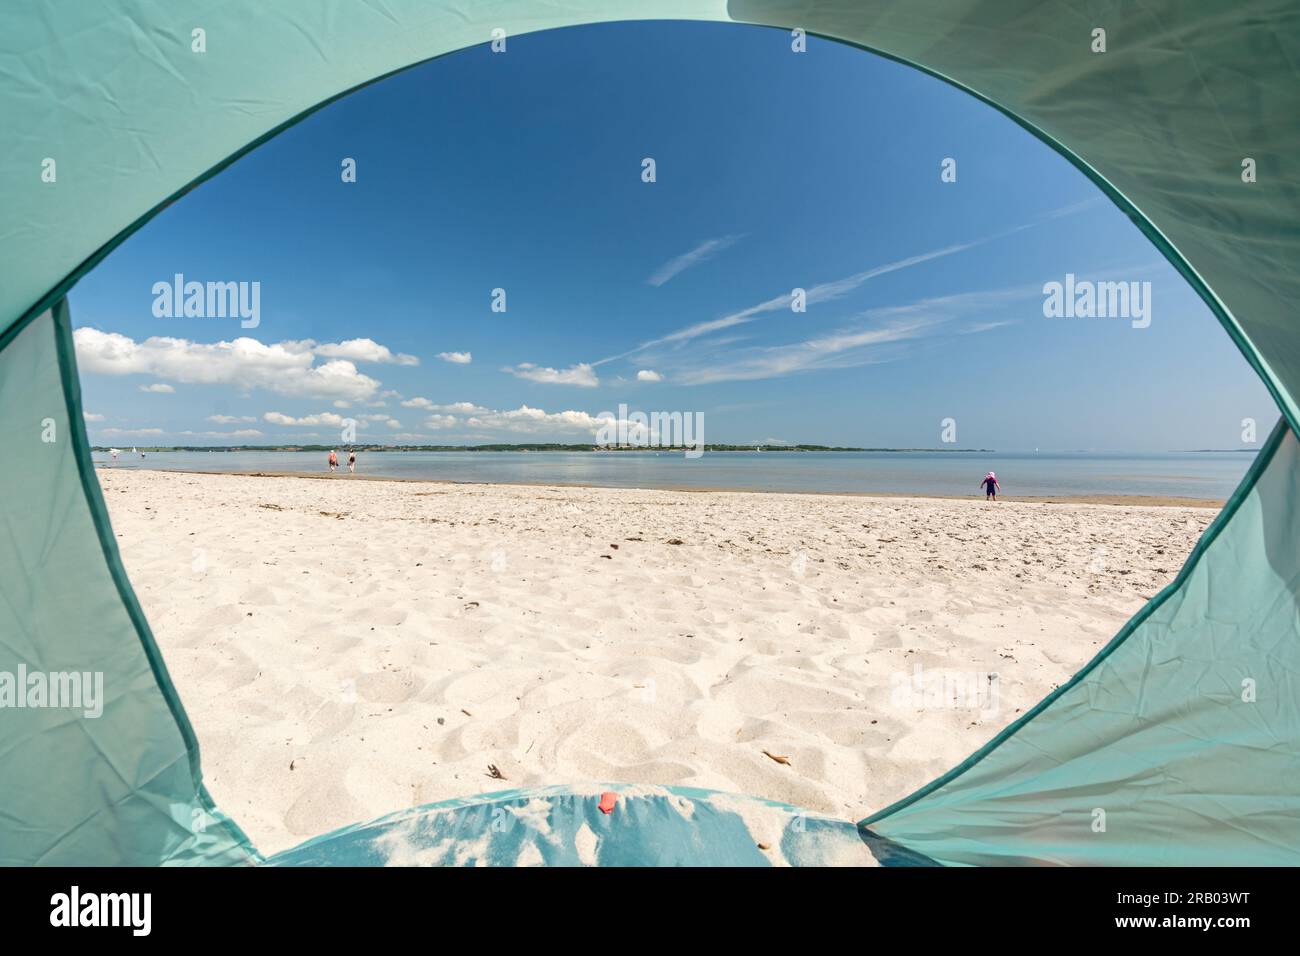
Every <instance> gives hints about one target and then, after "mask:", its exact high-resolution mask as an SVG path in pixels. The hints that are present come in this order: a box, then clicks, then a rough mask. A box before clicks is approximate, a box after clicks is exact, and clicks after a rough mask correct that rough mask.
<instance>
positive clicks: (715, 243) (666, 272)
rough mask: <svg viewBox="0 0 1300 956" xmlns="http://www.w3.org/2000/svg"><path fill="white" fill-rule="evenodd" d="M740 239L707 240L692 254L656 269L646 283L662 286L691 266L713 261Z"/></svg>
mask: <svg viewBox="0 0 1300 956" xmlns="http://www.w3.org/2000/svg"><path fill="white" fill-rule="evenodd" d="M740 238H741V237H740V236H722V237H721V238H718V239H706V240H704V241H703V242H701V243H700V244H699V245H698V246H696V247H695V248H694V249H692V250H691V251H690V252H684V253H682V254H681V255H680V256H677V257H675V258H672V259H669V260H668V261H667V262H665V263H664V264H663V265H661V266H660V267H659V268H658V269H656V270H655V271H654V274H653V275H651V276H650V278H648V279H646V282H648V283H650V284H651V285H653V286H661V285H663V284H664V283H665V282H667V281H668V280H669V279H671V278H673V277H674V276H676V275H678V274H679V273H681V272H684V271H686V270H687V269H689V268H690V267H691V266H696V265H699V264H700V263H701V262H706V261H708V260H709V259H712V258H713V257H714V256H716V255H717V254H718V253H719V252H722V251H723V250H725V249H728V248H730V247H731V246H733V245H735V244H736V242H737V240H739V239H740Z"/></svg>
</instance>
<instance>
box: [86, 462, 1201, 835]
mask: <svg viewBox="0 0 1300 956" xmlns="http://www.w3.org/2000/svg"><path fill="white" fill-rule="evenodd" d="M98 474H99V478H100V482H101V484H102V487H103V489H104V495H105V498H106V500H107V502H108V506H109V510H110V513H111V515H112V520H113V526H114V530H115V532H116V534H117V540H118V543H119V546H120V547H121V550H122V555H123V558H124V560H125V563H126V567H127V570H128V572H129V573H130V576H131V580H132V582H133V584H134V585H135V588H136V592H137V594H138V595H139V597H140V601H141V602H142V604H143V606H144V609H145V611H146V613H147V614H148V617H149V620H150V622H151V624H152V626H153V629H154V633H155V634H156V636H157V639H158V642H159V644H160V645H161V647H162V649H163V652H164V654H165V656H166V661H167V665H168V667H169V669H170V671H171V674H172V677H173V679H174V680H175V683H176V685H177V687H178V688H179V691H180V694H181V698H182V700H183V702H184V704H185V707H186V709H187V711H188V713H189V716H190V719H191V721H192V722H193V724H194V727H195V730H196V731H197V733H198V737H199V741H200V745H201V747H202V753H203V765H204V770H205V777H206V780H207V783H208V786H209V788H210V789H211V791H212V793H213V794H214V796H215V798H216V800H217V801H218V803H219V804H220V805H221V806H222V808H223V809H225V810H226V811H228V812H230V813H231V814H232V815H234V816H235V818H236V819H237V820H238V821H239V822H240V823H241V824H242V825H243V826H244V828H245V829H246V830H247V831H248V833H249V835H250V836H251V837H252V839H253V841H254V842H255V843H256V844H257V846H258V847H259V849H261V850H262V851H264V852H268V853H269V852H275V851H277V850H281V849H284V848H287V847H289V846H292V845H294V844H296V843H298V842H300V841H302V840H304V839H306V838H308V837H311V836H315V835H317V834H320V833H323V832H325V831H328V830H330V829H332V828H334V827H338V826H342V825H345V824H349V823H354V822H359V821H363V820H367V819H370V818H373V817H376V816H379V815H381V814H383V813H387V812H389V811H393V810H399V809H404V808H407V807H411V806H413V805H416V804H421V803H427V802H431V801H435V800H441V799H445V798H448V797H455V796H464V795H469V794H475V793H481V792H486V791H492V790H502V789H507V788H511V787H516V786H520V787H522V786H534V785H544V784H562V783H587V782H599V781H621V782H629V783H654V784H685V785H694V786H701V787H711V788H716V789H721V790H728V791H735V792H739V793H744V794H752V795H756V796H763V797H768V798H771V799H775V800H781V801H785V802H788V803H792V804H796V805H799V806H803V807H807V808H809V809H812V810H816V811H821V812H825V813H830V814H834V815H836V816H839V817H843V818H846V819H859V818H861V817H862V816H865V815H866V814H867V813H869V812H871V811H873V810H875V809H878V808H880V807H882V806H884V805H885V804H887V803H889V802H891V801H893V800H895V799H896V798H898V797H901V796H904V795H905V794H907V793H908V792H910V791H911V790H913V789H915V788H916V787H918V786H920V785H922V784H924V783H926V782H927V781H928V780H929V779H931V778H932V777H934V776H935V775H936V774H938V773H941V772H942V771H944V770H946V769H947V768H949V767H951V766H952V765H953V764H955V763H957V762H958V761H960V760H961V759H962V758H963V757H965V756H966V755H967V754H968V753H970V752H971V751H972V750H974V749H975V748H977V747H978V746H980V745H981V744H982V743H984V742H985V741H986V740H988V738H990V737H991V736H993V734H995V733H996V732H997V730H998V729H999V728H1001V727H1002V726H1004V725H1005V724H1007V723H1009V722H1010V721H1012V720H1014V719H1015V718H1016V717H1017V716H1018V715H1019V714H1021V713H1023V712H1024V710H1025V709H1027V708H1029V707H1031V706H1033V704H1034V703H1036V702H1037V701H1038V700H1039V699H1040V698H1042V697H1043V695H1045V694H1046V693H1048V692H1049V691H1050V690H1051V689H1052V688H1053V687H1055V686H1057V685H1058V684H1060V683H1061V682H1063V681H1064V680H1066V679H1067V678H1068V677H1069V676H1070V675H1071V674H1072V673H1073V672H1074V671H1075V670H1076V669H1077V668H1078V667H1079V666H1080V665H1082V664H1083V663H1084V662H1086V661H1087V660H1088V659H1089V658H1090V657H1092V655H1093V654H1095V653H1096V651H1097V650H1098V649H1099V648H1100V647H1101V646H1102V645H1103V644H1104V643H1105V642H1106V641H1107V640H1109V639H1110V637H1111V636H1113V634H1114V633H1115V632H1116V631H1117V630H1118V629H1119V628H1120V627H1121V626H1122V625H1123V623H1124V622H1125V620H1126V619H1127V618H1128V617H1129V616H1131V615H1132V614H1133V613H1134V612H1135V611H1137V610H1138V608H1140V607H1141V605H1142V603H1143V602H1144V600H1145V599H1146V598H1148V597H1150V596H1151V595H1153V594H1155V593H1156V591H1157V590H1158V589H1159V588H1160V587H1161V586H1163V585H1164V584H1166V583H1168V582H1169V581H1170V580H1172V579H1173V577H1174V575H1175V574H1176V573H1177V571H1178V569H1179V568H1180V567H1181V565H1182V563H1183V561H1184V559H1185V558H1186V556H1187V554H1188V552H1189V551H1190V550H1191V548H1192V546H1193V544H1194V543H1195V540H1196V538H1197V537H1198V536H1199V535H1200V533H1201V532H1202V531H1203V530H1204V528H1205V527H1206V526H1207V525H1208V524H1209V522H1210V521H1211V520H1212V519H1213V517H1214V515H1215V512H1214V510H1212V509H1208V508H1192V507H1154V506H1149V505H1141V506H1127V505H1124V506H1121V505H1098V504H1046V503H1026V502H1015V501H1001V502H998V503H997V504H994V505H987V504H986V503H985V502H984V501H983V500H982V499H977V498H974V497H972V498H971V499H970V500H944V499H914V498H871V497H856V496H833V495H796V494H755V493H731V492H707V493H692V492H672V491H629V490H618V489H599V488H561V487H542V486H506V485H453V484H440V483H433V482H399V481H354V480H347V479H345V478H335V479H308V478H287V477H245V476H233V475H197V474H174V473H163V472H145V471H126V470H116V471H115V470H113V469H111V468H105V469H100V470H99V472H98ZM918 667H919V668H920V669H921V670H920V673H921V674H922V675H928V676H927V679H932V678H933V677H934V675H935V674H936V673H937V672H943V671H951V672H953V681H952V682H950V683H949V685H947V686H948V688H949V690H948V691H946V692H944V693H943V694H941V695H940V696H942V697H945V698H946V699H944V700H935V699H933V695H927V694H921V693H916V692H914V691H915V690H916V688H917V685H916V683H915V680H916V675H917V673H918V671H917V668H918ZM993 675H996V677H995V678H994V679H993V680H992V681H990V680H989V678H990V677H992V676H993ZM962 680H967V681H969V683H968V684H962V683H961V681H962ZM981 681H982V682H983V684H980V682H981ZM935 686H940V685H935ZM963 686H969V687H976V686H981V687H984V688H991V690H990V691H988V692H985V693H982V694H980V695H977V696H969V695H968V696H965V697H963V695H962V693H961V692H960V688H961V687H963ZM952 687H957V688H958V693H957V694H956V696H954V695H953V693H952V692H951V688H952ZM909 688H910V689H911V691H909ZM769 755H772V756H778V757H782V758H785V759H786V760H788V762H786V763H783V762H778V761H777V760H774V759H772V756H769ZM489 765H491V766H494V767H496V768H497V770H498V771H499V774H500V779H496V778H494V777H492V776H490V775H489V770H488V768H489Z"/></svg>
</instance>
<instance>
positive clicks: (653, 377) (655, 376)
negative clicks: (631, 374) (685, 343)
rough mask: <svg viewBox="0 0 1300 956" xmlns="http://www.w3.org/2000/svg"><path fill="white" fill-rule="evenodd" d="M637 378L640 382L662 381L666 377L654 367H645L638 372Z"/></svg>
mask: <svg viewBox="0 0 1300 956" xmlns="http://www.w3.org/2000/svg"><path fill="white" fill-rule="evenodd" d="M636 380H637V381H638V382H662V381H663V380H664V377H663V376H662V375H660V374H659V373H658V372H656V371H655V370H654V369H649V368H643V369H641V371H639V372H637V373H636Z"/></svg>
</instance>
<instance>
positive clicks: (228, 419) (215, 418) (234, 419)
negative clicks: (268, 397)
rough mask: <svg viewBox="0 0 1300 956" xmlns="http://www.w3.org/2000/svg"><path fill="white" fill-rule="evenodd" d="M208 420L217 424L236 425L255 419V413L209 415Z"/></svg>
mask: <svg viewBox="0 0 1300 956" xmlns="http://www.w3.org/2000/svg"><path fill="white" fill-rule="evenodd" d="M208 421H210V422H216V423H217V424H218V425H238V424H241V423H251V422H255V421H257V416H256V415H209V416H208Z"/></svg>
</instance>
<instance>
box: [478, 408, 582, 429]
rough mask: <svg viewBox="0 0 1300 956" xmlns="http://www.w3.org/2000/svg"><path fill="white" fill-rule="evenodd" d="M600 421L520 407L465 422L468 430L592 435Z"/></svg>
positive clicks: (575, 413) (570, 413)
mask: <svg viewBox="0 0 1300 956" xmlns="http://www.w3.org/2000/svg"><path fill="white" fill-rule="evenodd" d="M602 421H603V417H598V416H594V415H588V414H587V413H586V412H577V411H572V410H569V411H564V412H547V411H544V410H543V409H540V408H529V407H528V406H527V405H520V406H519V407H518V408H516V409H513V410H510V411H500V412H493V411H489V412H485V413H482V414H478V415H474V416H471V417H470V418H467V419H466V420H465V424H466V425H467V426H469V427H470V428H486V429H490V430H493V431H508V432H549V431H567V432H593V433H594V432H595V431H596V429H598V428H599V427H600V425H601V422H602Z"/></svg>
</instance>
